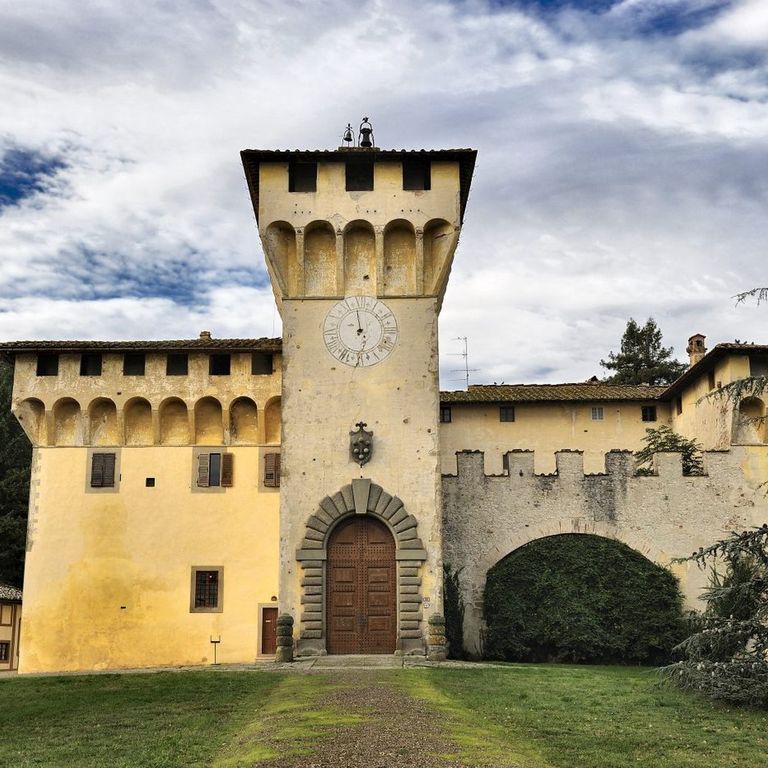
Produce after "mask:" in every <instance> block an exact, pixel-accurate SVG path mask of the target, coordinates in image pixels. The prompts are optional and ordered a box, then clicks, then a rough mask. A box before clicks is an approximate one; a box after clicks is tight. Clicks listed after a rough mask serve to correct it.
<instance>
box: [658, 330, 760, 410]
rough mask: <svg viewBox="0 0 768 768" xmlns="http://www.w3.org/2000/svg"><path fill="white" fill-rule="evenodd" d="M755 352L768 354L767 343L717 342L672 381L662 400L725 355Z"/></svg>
mask: <svg viewBox="0 0 768 768" xmlns="http://www.w3.org/2000/svg"><path fill="white" fill-rule="evenodd" d="M739 352H741V353H742V354H743V353H749V352H757V353H758V354H760V355H768V344H742V343H740V342H729V343H726V344H718V345H717V346H715V347H713V348H712V349H710V350H709V352H707V354H706V355H704V357H702V358H701V360H699V362H698V363H696V364H695V365H692V366H691V367H690V368H689V369H688V370H687V371H684V372H683V374H682V375H681V376H679V377H678V378H677V379H676V380H675V381H673V382H672V383H671V384H670V385H669V386H668V387H667V388H666V390H665V391H664V398H663V399H664V400H669V399H670V398H672V397H674V396H675V395H677V394H679V393H680V392H682V391H683V390H684V389H685V388H686V387H687V386H688V384H690V383H691V382H692V381H694V380H695V379H697V378H698V377H699V376H701V374H702V373H705V372H706V371H708V370H710V369H711V368H714V366H715V363H717V362H718V360H721V359H722V358H724V357H725V356H726V355H731V354H734V353H739Z"/></svg>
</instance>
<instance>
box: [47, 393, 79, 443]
mask: <svg viewBox="0 0 768 768" xmlns="http://www.w3.org/2000/svg"><path fill="white" fill-rule="evenodd" d="M53 438H54V445H82V443H83V424H82V418H81V412H80V403H78V402H77V400H74V399H73V398H71V397H62V398H61V399H60V400H57V401H56V402H55V403H54V405H53Z"/></svg>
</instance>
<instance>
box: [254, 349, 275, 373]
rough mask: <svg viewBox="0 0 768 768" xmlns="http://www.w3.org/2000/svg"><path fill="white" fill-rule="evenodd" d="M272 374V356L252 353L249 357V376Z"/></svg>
mask: <svg viewBox="0 0 768 768" xmlns="http://www.w3.org/2000/svg"><path fill="white" fill-rule="evenodd" d="M271 373H272V355H266V354H264V353H263V352H254V353H253V355H252V356H251V374H252V375H253V376H268V375H269V374H271Z"/></svg>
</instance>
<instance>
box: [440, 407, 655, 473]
mask: <svg viewBox="0 0 768 768" xmlns="http://www.w3.org/2000/svg"><path fill="white" fill-rule="evenodd" d="M593 405H595V406H602V407H603V417H604V418H603V420H602V421H593V420H592V406H593ZM643 405H655V406H656V416H657V421H655V422H645V421H642V419H641V408H642V406H643ZM669 423H670V413H669V405H668V404H667V403H661V402H652V401H649V402H643V401H637V402H621V403H616V402H601V401H595V402H594V403H518V404H516V405H515V421H513V422H501V421H499V406H498V404H461V403H452V404H451V422H450V423H448V424H440V464H441V471H442V472H443V474H455V473H456V452H457V451H462V450H477V451H483V452H484V453H485V472H486V473H487V474H501V472H502V469H503V463H502V460H503V454H504V453H505V452H507V451H511V450H514V449H523V450H533V451H536V457H535V458H536V465H535V471H536V472H538V473H550V472H554V471H555V451H560V450H563V449H575V450H580V451H584V470H585V471H586V472H604V471H605V453H606V452H607V451H609V450H611V449H613V448H619V449H624V450H631V451H636V450H639V449H640V448H642V447H643V442H642V440H643V438H644V437H645V431H646V429H649V428H652V427H653V428H655V427H658V426H660V425H661V424H669Z"/></svg>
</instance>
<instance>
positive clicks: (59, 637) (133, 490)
mask: <svg viewBox="0 0 768 768" xmlns="http://www.w3.org/2000/svg"><path fill="white" fill-rule="evenodd" d="M228 450H229V452H230V453H232V454H234V487H232V488H227V489H219V488H217V489H212V490H197V489H195V490H194V491H193V489H192V476H193V472H192V466H193V464H192V462H193V457H192V449H191V448H189V447H172V446H164V447H162V448H157V447H145V448H139V447H136V448H132V447H124V448H122V449H120V473H121V480H120V488H119V493H103V492H102V493H88V492H86V482H87V466H86V465H87V449H85V448H55V449H54V448H38V449H37V450H36V458H35V462H34V476H33V489H37V490H36V491H34V492H33V499H32V504H31V510H30V522H29V543H28V552H27V561H26V572H25V582H24V585H25V588H24V619H23V622H22V631H23V641H22V652H21V664H20V671H21V672H52V671H73V670H87V669H116V668H121V667H142V666H157V665H165V664H168V665H181V664H208V663H211V661H212V660H213V647H212V645H211V643H210V639H211V637H213V638H214V639H216V638H218V637H221V644H220V645H219V647H218V660H219V661H220V662H252V661H253V660H254V659H255V658H256V656H257V649H258V648H259V645H258V643H259V640H260V637H259V633H260V627H259V615H258V613H259V611H258V605H259V603H269V602H270V601H271V598H272V596H277V595H278V592H277V589H278V584H277V576H278V540H279V531H278V508H279V489H266V488H263V487H262V486H261V471H262V468H261V467H260V465H259V457H260V453H261V452H262V451H263V449H259V448H258V447H232V448H229V449H228ZM147 477H154V478H155V479H156V486H155V487H154V488H147V487H145V478H147ZM192 566H223V568H224V576H223V582H224V583H223V611H222V612H221V613H190V588H191V568H192Z"/></svg>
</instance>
